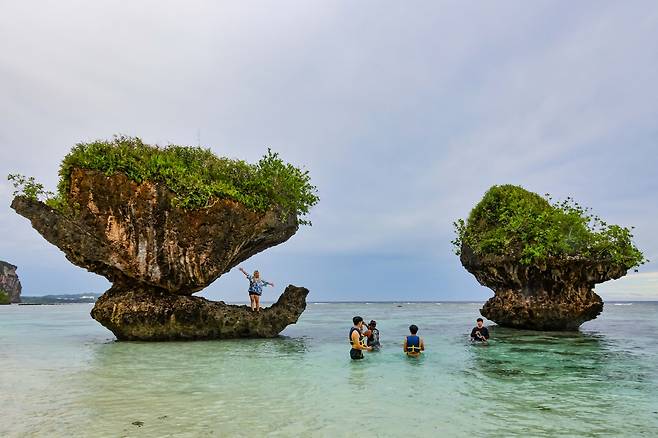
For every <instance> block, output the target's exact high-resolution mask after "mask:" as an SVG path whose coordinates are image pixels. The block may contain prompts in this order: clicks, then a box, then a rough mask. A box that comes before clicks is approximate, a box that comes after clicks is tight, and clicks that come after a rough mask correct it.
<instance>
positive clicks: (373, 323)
mask: <svg viewBox="0 0 658 438" xmlns="http://www.w3.org/2000/svg"><path fill="white" fill-rule="evenodd" d="M368 325H371V326H373V327H377V321H375V320H374V319H371V320H370V322H369V323H368Z"/></svg>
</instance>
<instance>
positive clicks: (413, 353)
mask: <svg viewBox="0 0 658 438" xmlns="http://www.w3.org/2000/svg"><path fill="white" fill-rule="evenodd" d="M409 333H411V335H410V336H407V337H406V338H404V352H405V353H407V356H410V357H418V356H420V352H421V351H425V342H423V338H421V337H420V336H418V335H417V333H418V327H416V325H415V324H411V325H410V326H409Z"/></svg>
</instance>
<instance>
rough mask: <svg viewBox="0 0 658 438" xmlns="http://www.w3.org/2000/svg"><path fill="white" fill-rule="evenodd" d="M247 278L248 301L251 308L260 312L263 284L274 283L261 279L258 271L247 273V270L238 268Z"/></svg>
mask: <svg viewBox="0 0 658 438" xmlns="http://www.w3.org/2000/svg"><path fill="white" fill-rule="evenodd" d="M238 269H239V270H240V272H242V273H243V274H244V275H245V276H246V277H247V279H248V280H249V301H250V302H251V310H253V311H256V312H260V296H261V295H262V294H263V287H264V286H272V287H274V283H270V282H269V281H265V280H262V279H261V278H260V272H258V271H254V275H249V274H248V273H247V271H245V270H244V269H242V268H238Z"/></svg>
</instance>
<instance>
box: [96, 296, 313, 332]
mask: <svg viewBox="0 0 658 438" xmlns="http://www.w3.org/2000/svg"><path fill="white" fill-rule="evenodd" d="M307 294H308V289H306V288H303V287H296V286H293V285H289V286H288V287H287V288H286V290H285V291H284V292H283V294H282V295H281V296H280V297H279V300H278V301H277V302H276V303H275V304H273V305H272V306H270V307H268V308H264V309H261V311H260V312H253V311H252V310H251V309H250V308H249V306H236V305H230V304H225V303H224V302H222V301H209V300H207V299H205V298H202V297H195V296H185V295H174V294H171V293H169V292H166V291H163V290H159V289H155V288H150V287H149V286H145V285H141V284H140V285H137V286H125V285H121V284H115V285H114V286H112V288H111V289H110V290H108V291H107V292H106V293H105V294H103V295H102V296H101V297H100V298H99V299H98V301H97V302H96V305H95V306H94V308H93V309H92V311H91V316H92V318H94V319H95V320H96V321H98V322H100V323H101V324H102V325H103V326H105V327H106V328H108V329H109V330H111V331H112V333H114V335H115V336H116V337H117V339H119V340H125V341H179V340H201V339H231V338H272V337H275V336H277V335H278V334H279V333H280V332H281V331H282V330H283V329H284V328H286V326H288V325H290V324H294V323H296V322H297V320H298V319H299V316H300V315H301V314H302V312H303V311H304V309H305V308H306V295H307Z"/></svg>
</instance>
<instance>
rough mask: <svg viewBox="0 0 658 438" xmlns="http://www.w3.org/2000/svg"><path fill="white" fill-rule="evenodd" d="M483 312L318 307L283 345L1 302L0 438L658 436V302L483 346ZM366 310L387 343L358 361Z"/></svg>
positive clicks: (84, 308) (407, 306) (426, 306)
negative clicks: (410, 344)
mask: <svg viewBox="0 0 658 438" xmlns="http://www.w3.org/2000/svg"><path fill="white" fill-rule="evenodd" d="M479 307H480V303H440V304H439V303H397V304H396V303H386V304H383V303H370V304H368V303H360V304H346V303H341V304H319V303H318V304H309V306H308V308H307V310H306V312H305V313H304V314H303V315H302V317H301V319H300V321H299V322H298V324H297V325H294V326H290V327H288V328H287V329H286V330H285V331H284V333H283V335H284V336H282V337H280V338H277V339H268V340H241V341H207V342H175V343H139V342H115V341H114V338H113V336H112V334H111V333H110V332H109V331H107V330H105V329H104V328H103V327H102V326H100V325H99V324H97V323H96V322H95V321H93V320H92V319H91V317H90V316H89V310H90V309H91V305H87V304H70V305H61V306H15V305H14V306H0V412H2V416H1V417H0V436H3V437H5V436H12V437H13V436H44V437H69V436H72V437H77V436H85V437H87V436H89V437H106V436H107V437H122V436H131V437H142V436H144V437H146V436H148V437H152V436H176V437H198V436H201V437H203V436H248V437H252V436H319V437H324V436H326V437H337V436H348V435H358V436H361V437H370V436H432V437H433V436H456V437H459V436H464V437H467V436H468V437H470V436H482V437H497V436H500V437H507V436H524V437H542V436H547V437H554V436H574V437H589V436H629V437H638V436H647V437H649V436H651V437H655V436H658V322H657V320H658V303H632V304H624V305H620V304H612V303H607V304H606V306H605V311H604V313H603V314H602V315H601V316H600V317H599V318H598V319H597V320H595V321H591V322H588V323H586V324H584V325H583V326H582V327H581V330H580V332H571V333H538V332H529V331H519V330H510V329H502V328H494V330H493V331H492V335H493V341H492V342H491V343H490V345H489V346H471V345H470V344H469V342H468V341H467V334H468V332H469V331H470V328H471V325H472V321H473V320H474V319H475V318H476V317H477V316H478V309H479ZM355 314H360V315H362V316H363V317H364V318H366V319H367V320H369V319H376V320H377V321H378V326H379V328H380V330H381V336H382V341H383V349H382V351H381V352H378V353H372V354H368V355H367V357H366V359H365V360H363V361H361V362H357V363H353V362H351V361H350V360H349V356H348V350H349V346H348V343H347V333H348V329H349V327H350V325H351V318H352V316H353V315H355ZM410 323H415V324H417V325H418V326H419V327H420V330H421V331H420V334H421V335H422V336H423V337H424V339H425V342H426V345H427V352H426V353H425V355H424V357H422V358H421V359H420V360H415V359H409V358H406V357H405V356H404V355H403V353H402V351H401V341H402V339H403V336H404V335H405V333H406V329H407V327H408V325H409V324H410Z"/></svg>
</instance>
